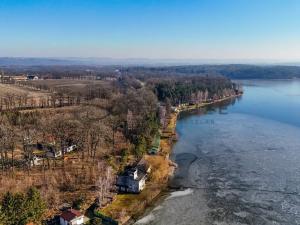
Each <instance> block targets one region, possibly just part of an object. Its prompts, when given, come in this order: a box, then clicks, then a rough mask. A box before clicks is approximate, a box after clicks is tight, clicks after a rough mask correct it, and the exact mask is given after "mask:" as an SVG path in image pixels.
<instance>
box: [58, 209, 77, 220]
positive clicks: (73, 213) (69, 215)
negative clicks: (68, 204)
mask: <svg viewBox="0 0 300 225" xmlns="http://www.w3.org/2000/svg"><path fill="white" fill-rule="evenodd" d="M80 216H82V214H81V212H79V211H78V210H75V209H69V210H67V211H64V212H63V213H62V214H61V215H60V217H62V218H63V219H64V220H65V221H68V222H70V221H72V220H73V219H74V218H76V217H80Z"/></svg>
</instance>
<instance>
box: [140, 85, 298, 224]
mask: <svg viewBox="0 0 300 225" xmlns="http://www.w3.org/2000/svg"><path fill="white" fill-rule="evenodd" d="M244 83H245V85H246V86H245V94H244V96H243V97H242V98H241V99H239V100H236V101H231V102H227V103H224V104H222V105H220V106H218V107H215V108H209V109H202V110H198V111H197V112H194V113H185V114H183V115H182V116H181V118H180V120H179V121H178V123H177V132H178V134H179V141H178V142H177V144H176V145H175V146H174V149H173V154H172V159H173V160H174V161H176V163H177V164H178V165H179V168H178V170H177V171H176V174H175V176H174V178H173V179H172V181H171V183H170V186H171V187H174V188H182V190H180V191H174V192H172V193H171V194H170V196H169V197H168V198H166V199H165V200H164V201H163V202H162V203H160V204H159V205H158V206H157V207H156V208H155V209H154V210H152V211H151V212H150V213H148V214H147V215H145V217H144V218H142V219H141V220H140V221H138V222H137V223H136V224H155V225H169V224H170V225H171V224H172V225H175V224H186V225H246V224H253V225H294V224H295V225H298V224H299V225H300V81H299V80H292V81H247V82H244Z"/></svg>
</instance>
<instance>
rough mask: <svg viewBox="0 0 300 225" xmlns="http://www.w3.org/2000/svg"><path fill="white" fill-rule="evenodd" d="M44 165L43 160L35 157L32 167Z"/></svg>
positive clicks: (32, 160)
mask: <svg viewBox="0 0 300 225" xmlns="http://www.w3.org/2000/svg"><path fill="white" fill-rule="evenodd" d="M42 164H43V158H40V157H38V156H33V158H32V159H31V166H39V165H42Z"/></svg>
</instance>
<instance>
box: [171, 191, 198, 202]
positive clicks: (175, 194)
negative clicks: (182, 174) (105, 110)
mask: <svg viewBox="0 0 300 225" xmlns="http://www.w3.org/2000/svg"><path fill="white" fill-rule="evenodd" d="M193 192H194V191H193V190H192V189H191V188H188V189H186V190H184V191H175V192H172V193H171V195H170V196H169V197H168V198H167V200H168V199H171V198H177V197H182V196H187V195H191V194H193Z"/></svg>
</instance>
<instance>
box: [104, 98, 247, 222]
mask: <svg viewBox="0 0 300 225" xmlns="http://www.w3.org/2000/svg"><path fill="white" fill-rule="evenodd" d="M240 96H242V94H238V95H232V96H228V97H225V98H222V99H219V100H215V101H213V102H207V103H202V104H197V105H182V106H180V107H178V108H176V110H175V111H174V112H172V113H171V114H170V115H169V117H168V125H167V126H166V128H165V129H164V130H163V131H162V135H161V140H160V148H161V150H160V152H159V153H158V154H157V155H153V156H149V155H145V156H144V159H145V160H146V161H147V162H148V163H149V164H150V165H151V167H152V168H153V169H152V173H151V176H150V180H149V181H148V182H147V183H146V188H145V189H144V190H143V191H142V192H141V193H140V194H137V195H134V194H118V195H117V197H116V199H115V200H114V201H113V202H112V203H111V204H109V205H108V206H106V207H104V208H103V209H101V210H100V213H101V214H103V215H105V216H108V217H111V218H112V219H114V220H116V221H118V224H120V225H132V224H134V223H135V222H137V221H138V220H139V219H141V218H142V216H143V215H145V213H147V212H149V211H151V209H153V207H155V205H156V204H157V202H159V201H163V199H164V196H165V195H166V193H167V192H168V191H167V190H168V182H169V180H170V178H171V177H172V176H173V175H174V172H175V170H176V166H177V165H176V163H175V162H173V161H171V160H170V159H169V156H170V154H171V153H172V148H173V145H174V143H175V142H176V124H177V120H178V116H179V115H180V113H182V112H187V111H190V110H195V109H199V108H203V107H206V106H210V105H214V104H216V103H220V102H223V101H226V100H229V99H234V98H238V97H240ZM115 210H116V211H119V213H120V214H124V215H120V216H119V218H115V216H114V214H113V211H115ZM123 210H126V213H124V212H123Z"/></svg>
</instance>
